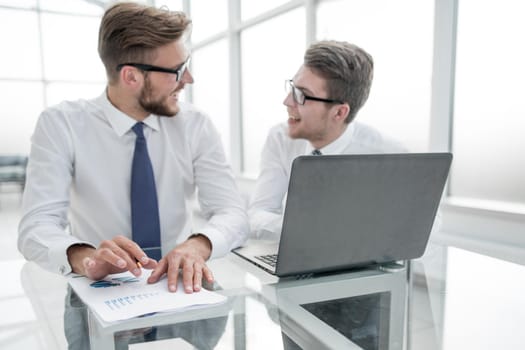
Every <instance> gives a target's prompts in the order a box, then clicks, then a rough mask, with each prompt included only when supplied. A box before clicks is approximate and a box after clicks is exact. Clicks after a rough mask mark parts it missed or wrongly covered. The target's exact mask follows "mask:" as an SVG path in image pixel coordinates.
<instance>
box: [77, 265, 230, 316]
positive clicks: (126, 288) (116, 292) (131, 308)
mask: <svg viewBox="0 0 525 350" xmlns="http://www.w3.org/2000/svg"><path fill="white" fill-rule="evenodd" d="M150 273H151V271H150V270H142V274H141V276H140V277H135V276H133V275H132V274H131V273H130V272H124V273H120V274H114V275H108V276H107V277H106V278H104V279H103V280H99V281H93V280H90V279H88V278H87V277H84V276H73V277H71V278H70V279H69V284H70V285H71V287H72V288H73V289H74V291H75V292H76V293H77V294H78V296H79V297H80V298H81V299H82V301H84V303H85V304H87V305H88V306H89V307H90V308H91V309H92V310H93V311H94V312H95V313H96V314H98V315H99V316H100V318H101V319H103V320H104V321H107V322H114V321H119V320H125V319H129V318H133V317H138V316H144V315H148V314H151V313H156V312H175V311H181V310H185V309H188V308H197V307H203V306H206V305H215V304H220V303H223V302H225V301H226V300H227V298H226V297H225V296H223V295H220V294H218V293H215V292H211V291H208V290H205V289H202V290H201V291H200V292H197V293H192V294H186V293H185V292H184V288H183V287H182V281H181V280H180V279H179V285H178V288H177V292H175V293H172V292H169V291H168V286H167V281H166V279H162V280H160V281H159V282H157V283H154V284H148V283H147V279H148V276H149V274H150Z"/></svg>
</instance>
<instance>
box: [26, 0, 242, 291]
mask: <svg viewBox="0 0 525 350" xmlns="http://www.w3.org/2000/svg"><path fill="white" fill-rule="evenodd" d="M190 28H191V21H190V20H189V19H188V18H187V17H186V16H185V14H184V13H182V12H170V11H168V10H165V9H160V10H159V9H156V8H153V7H148V6H143V5H139V4H135V3H119V4H116V5H114V6H112V7H110V8H109V9H108V10H107V11H106V12H105V14H104V16H103V18H102V22H101V26H100V31H99V47H98V52H99V55H100V58H101V60H102V62H103V64H104V66H105V69H106V74H107V78H108V84H107V88H106V90H105V91H104V93H103V94H102V95H101V96H99V97H98V98H95V99H93V100H79V101H75V102H63V103H61V104H59V105H57V106H54V107H50V108H48V109H47V110H45V111H44V112H43V113H42V114H41V115H40V117H39V120H38V123H37V125H36V129H35V132H34V134H33V136H32V140H31V141H32V147H31V154H30V160H29V165H28V176H27V187H26V190H25V193H24V198H23V217H22V220H21V222H20V226H19V241H18V246H19V250H20V251H21V252H22V253H23V255H24V256H25V257H26V259H28V260H33V261H36V262H37V263H39V264H40V265H41V266H43V267H44V268H46V269H48V270H51V271H54V272H57V273H61V274H64V275H65V274H68V273H70V272H74V273H78V274H82V275H85V276H87V277H89V278H92V279H100V278H103V277H104V276H106V275H107V274H111V273H118V272H123V271H130V272H132V273H133V274H134V275H136V276H138V275H140V274H141V269H140V267H141V266H143V267H144V268H147V269H152V270H153V271H152V273H151V276H150V277H149V279H148V282H150V283H155V282H157V281H158V280H159V279H160V278H161V277H162V276H163V275H167V283H168V287H169V289H170V290H171V291H175V290H176V289H177V285H178V282H180V280H179V279H178V276H179V270H182V282H183V287H184V290H185V292H186V293H192V292H197V291H199V290H200V289H201V283H202V279H203V278H205V279H206V281H207V282H212V281H213V276H212V272H211V271H210V270H209V269H208V267H207V266H206V260H207V259H209V258H212V257H218V256H221V255H224V254H226V253H227V252H229V251H230V250H231V249H232V248H234V247H236V246H238V245H240V244H241V243H242V242H243V241H244V239H245V236H246V234H247V232H248V220H247V216H246V213H245V210H244V206H243V202H242V199H241V197H240V195H239V193H238V190H237V188H236V184H235V181H234V177H233V174H232V172H231V169H230V167H229V166H228V164H227V162H226V158H225V155H224V151H223V147H222V145H221V141H220V138H219V135H218V133H217V131H216V129H215V128H214V126H213V125H212V123H211V122H210V120H209V118H208V117H207V116H205V115H203V114H202V113H201V112H199V111H198V110H197V109H196V108H195V107H193V106H192V105H190V104H186V103H183V102H180V101H179V97H180V93H181V91H182V89H183V88H184V86H185V85H186V84H191V83H193V77H192V75H191V73H190V71H189V70H188V64H189V60H190V53H189V51H188V49H187V48H186V46H185V43H186V41H187V38H188V36H189V31H190ZM78 68H79V69H81V67H78ZM151 186H153V187H151ZM146 188H148V189H152V190H150V191H145V189H146ZM196 189H198V199H199V202H200V205H201V209H202V211H203V213H204V216H205V217H206V219H207V222H206V224H204V225H203V227H200V228H199V230H198V231H193V230H192V227H191V225H192V223H191V204H190V202H189V199H190V197H191V196H192V195H193V194H194V193H195V192H196ZM68 226H69V227H68ZM67 227H68V230H67V231H66V228H67ZM139 231H140V232H139ZM136 235H137V236H136ZM139 236H140V237H141V238H140V240H141V242H142V240H144V239H146V241H148V240H151V242H149V243H148V242H146V243H140V242H139V241H138V238H136V237H139ZM144 237H146V238H144ZM155 242H156V243H155ZM163 283H166V282H163Z"/></svg>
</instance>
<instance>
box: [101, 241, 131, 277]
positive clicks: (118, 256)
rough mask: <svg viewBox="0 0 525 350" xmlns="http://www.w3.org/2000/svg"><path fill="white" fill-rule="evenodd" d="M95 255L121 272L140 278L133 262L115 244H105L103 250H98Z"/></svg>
mask: <svg viewBox="0 0 525 350" xmlns="http://www.w3.org/2000/svg"><path fill="white" fill-rule="evenodd" d="M101 246H102V244H101ZM95 255H96V256H97V257H98V258H100V259H102V260H104V261H106V262H108V263H110V264H111V265H113V266H116V267H118V268H119V269H121V270H128V271H130V272H131V273H132V274H133V275H135V276H140V273H141V271H140V268H139V267H138V266H137V264H136V262H135V260H134V259H132V258H131V257H130V256H129V254H128V253H127V252H126V251H125V250H123V249H122V248H121V247H120V246H119V245H117V244H116V243H115V242H113V243H111V242H105V243H104V248H99V249H98V250H97V253H96V254H95Z"/></svg>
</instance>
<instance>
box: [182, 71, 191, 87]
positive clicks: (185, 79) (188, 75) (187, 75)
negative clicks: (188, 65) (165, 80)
mask: <svg viewBox="0 0 525 350" xmlns="http://www.w3.org/2000/svg"><path fill="white" fill-rule="evenodd" d="M181 82H183V83H184V84H193V75H191V73H190V70H189V69H186V70H185V71H184V73H183V74H182V79H181Z"/></svg>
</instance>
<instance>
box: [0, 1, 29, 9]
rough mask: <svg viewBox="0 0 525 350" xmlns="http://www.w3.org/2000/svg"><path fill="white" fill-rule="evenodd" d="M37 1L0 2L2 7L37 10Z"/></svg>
mask: <svg viewBox="0 0 525 350" xmlns="http://www.w3.org/2000/svg"><path fill="white" fill-rule="evenodd" d="M36 2H37V0H0V6H2V5H7V6H16V7H17V8H26V9H29V8H35V7H36Z"/></svg>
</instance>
